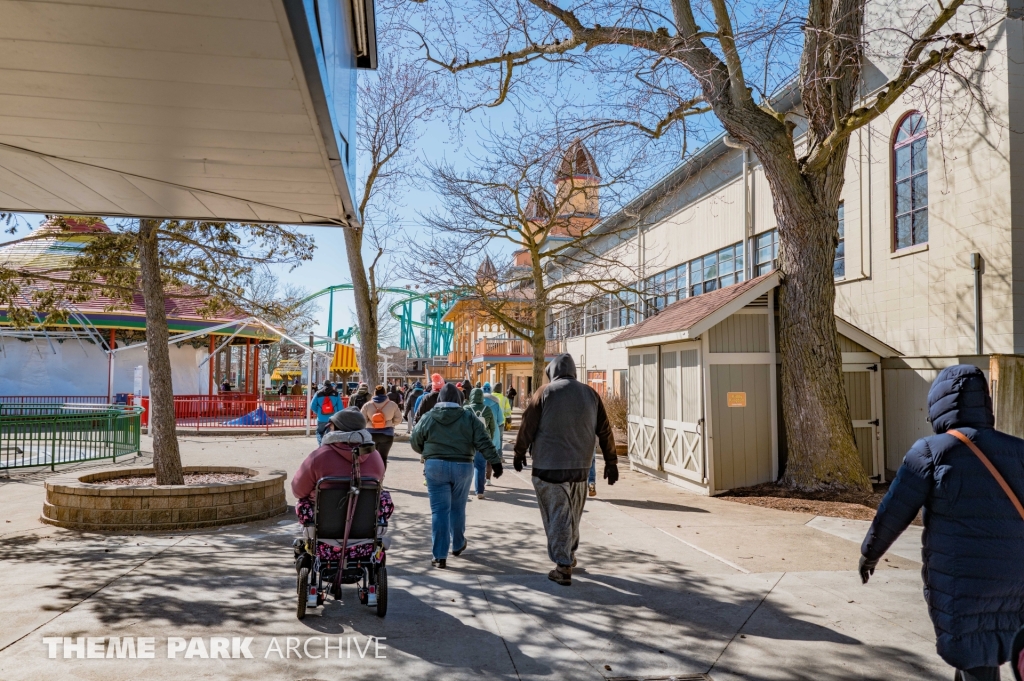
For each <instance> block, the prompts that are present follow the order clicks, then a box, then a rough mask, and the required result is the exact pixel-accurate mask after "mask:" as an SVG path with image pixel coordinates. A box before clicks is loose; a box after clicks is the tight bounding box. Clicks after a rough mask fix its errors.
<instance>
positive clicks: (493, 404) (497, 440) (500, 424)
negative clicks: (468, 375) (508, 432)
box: [483, 383, 508, 485]
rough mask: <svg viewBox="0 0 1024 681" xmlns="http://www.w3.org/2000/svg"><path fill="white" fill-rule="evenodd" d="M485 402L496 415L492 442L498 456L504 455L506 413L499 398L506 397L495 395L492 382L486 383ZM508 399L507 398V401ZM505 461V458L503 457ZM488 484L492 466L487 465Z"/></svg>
mask: <svg viewBox="0 0 1024 681" xmlns="http://www.w3.org/2000/svg"><path fill="white" fill-rule="evenodd" d="M483 391H484V404H485V405H487V407H488V408H489V409H490V410H491V413H492V414H493V415H494V432H492V433H491V443H492V444H494V448H495V449H496V450H498V456H502V453H501V451H502V440H503V438H504V437H505V413H504V411H502V408H501V403H500V402H498V399H497V398H499V397H500V398H501V399H503V400H504V399H505V397H504V396H503V395H502V394H501V393H498V394H497V395H495V394H494V393H493V392H491V384H490V383H484V387H483ZM507 401H508V400H506V402H507ZM502 461H504V458H503V459H502ZM485 484H487V485H489V484H491V466H490V464H488V465H487V482H486V483H485Z"/></svg>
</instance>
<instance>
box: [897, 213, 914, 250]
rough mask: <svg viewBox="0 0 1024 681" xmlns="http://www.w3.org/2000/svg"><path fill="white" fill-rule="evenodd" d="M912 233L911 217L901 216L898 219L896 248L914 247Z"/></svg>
mask: <svg viewBox="0 0 1024 681" xmlns="http://www.w3.org/2000/svg"><path fill="white" fill-rule="evenodd" d="M913 245H914V242H913V241H912V237H911V233H910V216H909V215H901V216H899V217H898V218H896V248H906V247H907V246H913Z"/></svg>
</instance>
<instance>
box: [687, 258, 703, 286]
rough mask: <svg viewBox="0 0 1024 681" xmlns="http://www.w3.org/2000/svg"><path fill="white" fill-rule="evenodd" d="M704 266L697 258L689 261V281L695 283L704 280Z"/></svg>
mask: <svg viewBox="0 0 1024 681" xmlns="http://www.w3.org/2000/svg"><path fill="white" fill-rule="evenodd" d="M703 275H704V267H703V266H702V265H701V261H700V259H699V258H698V259H697V260H694V261H692V262H690V283H691V284H697V283H700V282H702V281H704V276H703Z"/></svg>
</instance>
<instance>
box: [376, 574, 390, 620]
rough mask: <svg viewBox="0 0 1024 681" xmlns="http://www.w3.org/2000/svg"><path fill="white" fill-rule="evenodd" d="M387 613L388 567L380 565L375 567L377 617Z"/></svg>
mask: <svg viewBox="0 0 1024 681" xmlns="http://www.w3.org/2000/svg"><path fill="white" fill-rule="evenodd" d="M386 614H388V569H387V568H386V567H384V566H383V565H381V566H380V567H379V568H378V569H377V617H383V616H384V615H386Z"/></svg>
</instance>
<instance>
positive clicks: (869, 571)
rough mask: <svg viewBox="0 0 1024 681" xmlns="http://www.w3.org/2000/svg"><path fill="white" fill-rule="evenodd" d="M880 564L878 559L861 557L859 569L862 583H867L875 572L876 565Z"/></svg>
mask: <svg viewBox="0 0 1024 681" xmlns="http://www.w3.org/2000/svg"><path fill="white" fill-rule="evenodd" d="M876 565H878V559H877V558H875V559H874V560H868V559H867V557H866V556H861V557H860V566H858V567H857V571H858V572H860V581H861V583H862V584H867V583H868V580H869V579H870V578H871V575H873V574H875V566H876Z"/></svg>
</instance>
